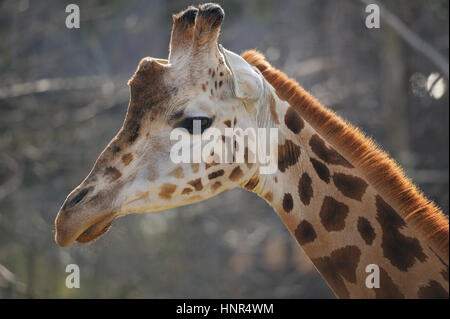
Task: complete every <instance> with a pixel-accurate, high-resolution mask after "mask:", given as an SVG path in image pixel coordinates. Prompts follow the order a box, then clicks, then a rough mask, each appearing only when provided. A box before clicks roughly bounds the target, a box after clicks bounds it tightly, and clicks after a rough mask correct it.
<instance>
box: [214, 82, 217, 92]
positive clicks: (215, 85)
mask: <svg viewBox="0 0 450 319" xmlns="http://www.w3.org/2000/svg"><path fill="white" fill-rule="evenodd" d="M214 89H216V90H217V81H214Z"/></svg>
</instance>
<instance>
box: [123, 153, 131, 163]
mask: <svg viewBox="0 0 450 319" xmlns="http://www.w3.org/2000/svg"><path fill="white" fill-rule="evenodd" d="M132 160H133V155H131V153H127V154H125V155H123V156H122V163H123V164H124V165H125V166H127V165H128V164H130V162H131V161H132Z"/></svg>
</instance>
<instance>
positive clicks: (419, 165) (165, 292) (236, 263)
mask: <svg viewBox="0 0 450 319" xmlns="http://www.w3.org/2000/svg"><path fill="white" fill-rule="evenodd" d="M218 2H220V3H221V5H222V6H223V8H224V9H225V13H226V18H225V22H224V25H223V28H222V35H221V37H220V39H219V42H220V43H222V44H223V45H224V46H225V47H226V48H228V49H230V50H233V51H235V52H243V51H244V50H246V49H251V48H256V49H258V50H260V51H262V52H263V53H265V54H266V56H267V59H268V60H269V61H270V62H271V63H272V64H273V65H275V66H276V67H278V68H280V69H282V70H283V71H285V72H286V73H287V74H288V75H289V76H291V77H294V78H296V79H297V80H298V81H299V83H300V84H301V85H303V86H304V87H305V88H306V89H307V90H309V91H311V92H312V93H313V94H314V95H315V96H316V97H317V98H318V99H319V100H320V101H321V102H322V103H324V104H325V105H326V106H328V107H330V108H332V109H333V110H335V111H337V112H338V113H339V114H340V115H342V116H343V117H344V118H345V119H347V120H349V121H351V122H353V123H354V124H356V125H358V126H359V127H361V128H362V129H363V130H364V131H365V132H367V133H368V134H369V135H371V136H373V137H374V138H375V139H376V140H377V141H378V143H379V144H380V146H381V147H382V148H384V149H385V150H387V151H388V152H389V153H390V154H391V155H392V156H393V157H394V158H396V159H397V160H398V161H399V162H400V164H401V165H402V166H403V167H404V168H405V170H406V173H407V175H408V176H410V177H412V178H413V179H414V181H415V182H416V183H417V184H418V185H419V187H420V188H421V189H422V190H423V191H424V192H425V194H426V195H427V196H428V197H430V198H431V199H432V200H434V201H435V202H436V203H437V204H438V205H440V206H441V207H442V208H443V210H444V211H445V212H448V208H449V190H448V187H449V94H448V54H449V20H448V19H449V18H448V15H449V12H448V11H449V10H448V6H449V2H448V1H447V0H433V1H425V0H401V1H387V0H386V1H383V2H382V4H383V5H384V6H385V8H386V9H387V10H388V11H386V14H383V13H382V15H381V18H382V20H381V28H380V29H368V28H366V26H365V19H366V16H367V13H366V12H365V7H366V3H365V2H364V1H358V0H342V1H332V0H301V1H300V0H283V1H281V0H280V1H269V0H262V1H240V0H231V1H218ZM69 3H70V2H67V3H66V2H64V1H45V2H42V1H28V0H18V1H0V38H1V41H0V298H67V297H70V298H79V297H84V298H107V297H109V298H187V297H188V298H334V297H333V294H332V293H331V291H330V289H329V288H328V287H327V285H326V284H325V282H324V281H323V280H322V279H321V278H320V276H319V275H318V274H317V273H316V271H315V269H314V267H313V266H312V265H311V264H310V262H309V261H308V259H307V257H305V256H304V255H303V254H302V252H301V251H300V249H298V247H297V244H296V243H295V241H294V239H293V238H291V236H290V235H289V233H288V231H287V230H286V229H285V227H284V226H283V224H282V223H281V221H280V219H279V218H278V216H277V215H276V213H274V212H273V210H272V208H270V207H269V206H268V205H267V204H266V203H265V202H264V201H263V200H261V199H259V198H258V197H257V196H256V195H253V194H251V193H249V192H246V191H244V190H240V189H236V190H233V191H229V192H226V193H223V194H221V195H220V196H218V197H215V198H213V199H210V200H208V201H205V202H202V203H199V204H195V205H191V206H187V207H181V208H177V209H173V210H170V211H165V212H160V213H153V214H149V215H141V216H128V217H126V218H123V219H119V220H118V221H117V222H116V223H115V224H114V227H113V228H112V229H111V231H110V232H109V233H108V234H107V235H106V236H105V237H103V238H101V239H100V240H98V241H96V242H95V243H93V244H90V245H86V246H81V245H79V244H75V245H73V246H71V247H69V248H65V249H63V248H60V247H58V246H57V245H56V244H55V242H54V240H53V236H54V229H53V221H54V218H55V216H56V213H57V211H58V209H59V207H60V205H61V204H62V202H63V200H64V199H65V196H66V195H67V194H68V193H69V192H70V191H71V190H72V189H73V188H74V187H75V186H77V185H78V184H79V183H80V182H81V181H82V179H83V178H84V177H85V176H86V175H87V173H88V172H89V170H90V169H91V167H92V165H93V163H94V161H95V159H96V158H97V156H98V154H99V153H100V151H101V150H102V149H103V148H104V147H105V146H106V144H107V143H108V142H109V140H110V139H111V138H112V137H113V136H114V135H115V133H116V132H117V131H118V129H119V128H120V126H121V124H122V121H123V119H124V116H125V112H126V108H127V103H128V98H129V90H128V87H127V84H126V82H127V80H128V79H129V77H130V76H131V75H132V74H133V72H134V71H135V69H136V67H137V63H138V62H139V60H140V59H141V58H142V57H144V56H153V57H161V58H164V57H167V54H168V45H169V39H170V30H171V26H172V18H171V14H172V13H176V12H178V11H180V10H182V9H184V8H186V7H187V6H188V5H189V4H197V3H198V1H189V2H185V1H170V2H169V1H163V0H153V1H134V0H127V1H102V0H95V1H75V2H72V3H75V4H77V5H79V7H80V13H81V28H79V29H67V28H66V26H65V19H66V16H67V15H68V14H67V13H65V7H66V5H68V4H69ZM367 3H368V2H367ZM399 21H400V24H398V23H399ZM405 30H406V31H405ZM70 263H75V264H77V265H79V266H80V271H81V288H80V289H67V288H66V286H65V279H66V276H67V275H68V274H67V273H66V272H65V268H66V265H67V264H70Z"/></svg>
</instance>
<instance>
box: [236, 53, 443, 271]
mask: <svg viewBox="0 0 450 319" xmlns="http://www.w3.org/2000/svg"><path fill="white" fill-rule="evenodd" d="M242 57H243V58H244V59H245V60H246V61H247V62H248V63H250V64H251V65H253V66H255V67H256V68H258V69H259V71H261V73H262V74H263V76H264V78H265V79H266V80H267V81H268V82H269V83H270V84H271V85H272V86H273V87H274V89H275V91H276V93H277V95H278V96H279V98H280V99H282V100H284V101H287V102H288V103H289V104H290V105H291V106H293V107H294V108H295V109H296V110H297V111H298V112H299V114H300V116H302V117H303V119H305V120H306V121H307V122H308V123H309V124H310V125H311V126H312V127H313V128H314V129H315V130H316V131H317V132H318V133H319V134H321V135H322V136H323V137H324V138H325V139H326V140H327V141H328V142H329V143H330V144H331V145H333V146H334V147H335V148H336V149H337V150H338V151H339V152H340V153H341V154H342V155H343V156H345V157H346V158H347V159H348V160H349V161H350V162H351V163H352V164H353V165H355V166H356V167H358V168H359V169H360V170H361V172H362V173H363V174H364V175H365V176H366V178H367V179H368V181H369V182H370V183H371V185H372V186H373V187H374V188H375V189H376V190H377V191H378V192H379V193H380V195H381V196H383V198H384V199H385V200H387V201H388V202H389V203H390V204H391V205H392V206H393V207H394V208H395V209H396V210H397V211H398V212H399V213H400V215H401V216H402V217H403V218H404V219H405V220H406V221H407V222H408V224H410V225H411V226H412V227H413V229H415V230H416V231H418V232H419V233H420V234H421V235H422V236H423V238H424V239H425V240H426V241H427V242H428V244H429V245H430V247H431V248H432V249H434V250H435V251H436V253H438V254H439V255H440V257H441V258H442V259H444V260H445V262H446V263H447V264H448V255H449V247H448V242H449V223H448V218H447V216H445V215H444V214H443V213H442V211H441V209H440V208H438V207H437V206H436V205H435V204H434V203H433V202H432V201H430V200H428V199H427V198H426V197H425V196H424V195H423V194H422V193H421V191H419V190H418V188H417V187H416V186H415V185H414V184H413V183H412V182H411V180H410V179H408V178H407V177H406V176H405V174H404V173H403V171H402V169H401V168H400V167H399V165H398V164H397V163H396V162H395V161H394V160H393V159H392V158H390V157H389V155H388V154H386V153H385V152H384V151H382V150H380V148H379V147H377V146H376V144H375V143H374V141H373V140H372V139H370V138H368V137H366V136H365V135H364V134H363V133H362V132H361V131H360V130H359V129H358V128H356V127H355V126H353V125H351V124H349V123H347V122H345V121H344V120H343V119H342V118H340V117H339V116H338V115H336V114H335V113H334V112H333V111H331V110H329V109H327V108H325V107H324V106H322V105H321V104H320V103H319V102H318V101H317V100H316V99H315V98H314V97H313V96H311V95H310V94H309V93H308V92H306V91H305V90H304V89H303V88H302V87H301V86H300V85H299V84H298V83H297V82H296V81H295V80H293V79H290V78H288V76H287V75H286V74H284V73H283V72H281V71H279V70H277V69H275V68H273V67H272V66H271V65H270V64H269V63H268V62H267V61H266V60H265V58H264V55H262V54H261V53H259V52H257V51H255V50H250V51H246V52H244V53H243V54H242Z"/></svg>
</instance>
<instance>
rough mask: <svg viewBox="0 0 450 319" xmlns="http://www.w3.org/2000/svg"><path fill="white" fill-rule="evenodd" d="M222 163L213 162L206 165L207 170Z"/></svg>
mask: <svg viewBox="0 0 450 319" xmlns="http://www.w3.org/2000/svg"><path fill="white" fill-rule="evenodd" d="M219 164H220V163H217V162H215V161H212V162H210V163H206V164H205V169H208V168H210V167H212V166H217V165H219Z"/></svg>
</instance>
